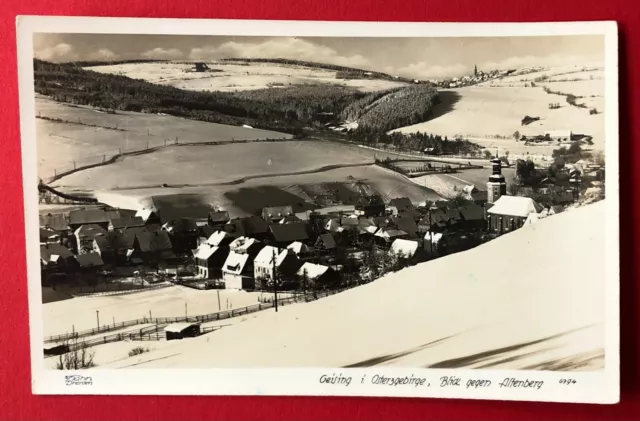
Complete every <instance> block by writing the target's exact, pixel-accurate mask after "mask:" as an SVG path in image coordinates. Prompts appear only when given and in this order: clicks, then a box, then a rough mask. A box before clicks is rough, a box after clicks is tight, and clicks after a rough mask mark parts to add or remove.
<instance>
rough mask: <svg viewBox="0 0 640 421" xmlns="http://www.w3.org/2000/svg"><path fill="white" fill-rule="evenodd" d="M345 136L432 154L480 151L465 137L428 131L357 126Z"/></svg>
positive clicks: (478, 146) (475, 152)
mask: <svg viewBox="0 0 640 421" xmlns="http://www.w3.org/2000/svg"><path fill="white" fill-rule="evenodd" d="M347 138H348V139H349V140H351V141H353V142H356V143H361V144H369V145H370V144H376V143H381V144H386V145H393V146H395V147H396V149H397V150H400V151H424V150H427V149H430V150H431V151H430V153H431V154H433V155H474V154H478V153H480V150H481V149H482V148H481V147H480V145H478V144H476V143H473V142H471V141H469V140H466V139H461V138H457V139H453V140H449V138H448V137H447V136H444V137H443V136H440V135H434V134H429V133H420V132H416V133H400V132H393V133H386V132H382V131H377V130H375V129H369V128H366V127H358V128H357V129H355V130H351V131H350V132H348V133H347Z"/></svg>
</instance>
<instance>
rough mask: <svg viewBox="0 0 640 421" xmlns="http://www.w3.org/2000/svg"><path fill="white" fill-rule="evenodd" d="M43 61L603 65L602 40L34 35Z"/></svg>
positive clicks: (455, 68) (443, 72)
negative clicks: (264, 60)
mask: <svg viewBox="0 0 640 421" xmlns="http://www.w3.org/2000/svg"><path fill="white" fill-rule="evenodd" d="M34 55H35V57H36V58H39V59H42V60H47V61H54V62H65V61H77V60H105V61H109V60H119V59H143V58H149V59H167V60H203V61H204V60H216V59H220V58H239V57H243V58H289V59H298V60H308V61H315V62H322V63H328V64H337V65H343V66H351V67H357V68H363V69H366V70H374V71H381V72H386V73H390V74H394V75H400V76H405V77H413V78H422V79H431V78H433V79H437V78H442V77H452V76H460V75H464V74H468V73H470V72H471V71H472V70H473V68H474V66H475V65H477V66H478V69H479V70H492V69H507V68H518V67H527V66H558V65H565V64H593V63H604V37H603V36H601V35H572V36H542V37H541V36H536V37H468V38H332V37H322V38H304V37H237V36H236V37H228V36H191V35H121V34H35V35H34Z"/></svg>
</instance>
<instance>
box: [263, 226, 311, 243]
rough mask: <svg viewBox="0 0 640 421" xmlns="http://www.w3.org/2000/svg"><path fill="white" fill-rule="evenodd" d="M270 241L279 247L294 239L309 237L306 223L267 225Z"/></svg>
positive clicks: (299, 239)
mask: <svg viewBox="0 0 640 421" xmlns="http://www.w3.org/2000/svg"><path fill="white" fill-rule="evenodd" d="M269 230H270V233H271V239H272V241H273V242H274V243H275V244H276V245H277V246H279V247H286V246H287V245H288V244H291V243H292V242H294V241H306V240H308V239H309V234H308V233H307V225H306V224H304V223H293V224H284V225H280V224H272V225H271V226H270V227H269Z"/></svg>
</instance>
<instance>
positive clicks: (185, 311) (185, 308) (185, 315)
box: [184, 301, 188, 318]
mask: <svg viewBox="0 0 640 421" xmlns="http://www.w3.org/2000/svg"><path fill="white" fill-rule="evenodd" d="M184 317H185V318H187V317H188V316H187V302H186V301H185V302H184Z"/></svg>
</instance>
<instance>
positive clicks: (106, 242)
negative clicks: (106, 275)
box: [93, 227, 146, 264]
mask: <svg viewBox="0 0 640 421" xmlns="http://www.w3.org/2000/svg"><path fill="white" fill-rule="evenodd" d="M145 231H146V228H144V227H134V228H129V229H126V230H124V231H110V232H107V234H106V235H101V236H98V237H95V238H94V239H93V251H94V252H96V253H98V254H99V255H100V257H101V258H102V260H103V261H104V262H105V263H109V264H118V263H124V262H125V261H126V260H127V257H128V253H129V250H132V249H133V244H134V241H135V238H136V234H137V233H140V232H145Z"/></svg>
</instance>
